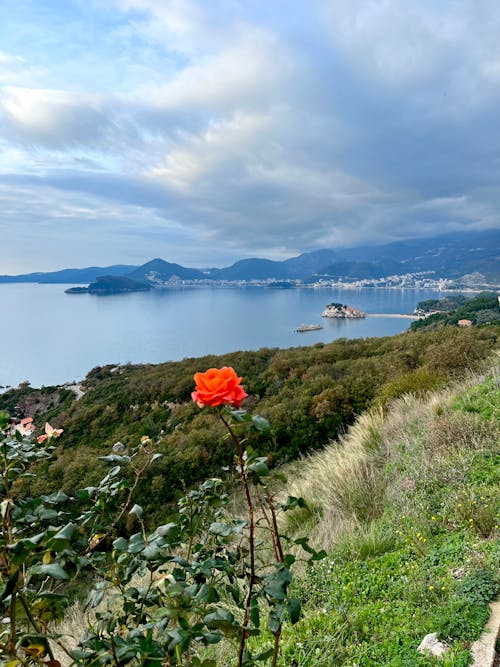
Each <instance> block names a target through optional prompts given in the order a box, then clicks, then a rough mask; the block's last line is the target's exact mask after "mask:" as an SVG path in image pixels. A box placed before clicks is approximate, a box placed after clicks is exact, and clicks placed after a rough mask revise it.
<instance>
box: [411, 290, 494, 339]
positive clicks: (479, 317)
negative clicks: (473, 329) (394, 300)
mask: <svg viewBox="0 0 500 667" xmlns="http://www.w3.org/2000/svg"><path fill="white" fill-rule="evenodd" d="M415 311H416V312H417V313H418V314H422V315H425V317H423V318H421V319H419V320H416V321H415V322H412V323H411V326H410V328H411V329H412V330H413V331H417V330H430V329H435V328H437V327H440V326H457V325H458V323H459V322H462V324H463V321H464V320H465V321H468V322H469V323H470V324H471V325H483V324H494V323H496V322H500V302H499V300H498V295H497V294H496V293H495V292H482V293H481V294H478V295H477V296H474V297H465V296H463V295H457V296H450V297H447V298H445V299H439V300H437V299H431V300H428V301H422V302H421V303H419V304H417V307H416V309H415Z"/></svg>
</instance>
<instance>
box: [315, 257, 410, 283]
mask: <svg viewBox="0 0 500 667" xmlns="http://www.w3.org/2000/svg"><path fill="white" fill-rule="evenodd" d="M401 272H402V271H401V264H400V263H399V262H391V261H390V260H385V261H384V262H363V261H356V260H343V261H339V262H333V264H329V265H328V266H325V267H324V268H323V269H321V271H320V273H321V274H324V275H325V276H330V277H332V278H354V279H363V278H383V277H384V276H391V275H394V274H398V273H401ZM316 275H318V273H316Z"/></svg>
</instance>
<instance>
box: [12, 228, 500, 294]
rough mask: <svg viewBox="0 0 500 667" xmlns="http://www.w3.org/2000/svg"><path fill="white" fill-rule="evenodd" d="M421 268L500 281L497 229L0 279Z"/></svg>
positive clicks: (223, 276)
mask: <svg viewBox="0 0 500 667" xmlns="http://www.w3.org/2000/svg"><path fill="white" fill-rule="evenodd" d="M420 271H434V272H435V274H436V276H437V277H442V278H458V277H461V276H463V275H465V274H470V273H474V272H479V273H481V274H482V275H483V276H485V278H486V279H487V280H496V281H500V230H487V231H480V232H462V233H452V234H446V235H441V236H439V237H434V238H427V239H413V240H405V241H395V242H393V243H388V244H386V245H380V246H363V247H358V248H336V249H323V250H315V251H313V252H306V253H303V254H301V255H298V256H297V257H291V258H290V259H287V260H285V261H282V262H276V261H271V260H269V259H259V258H255V257H254V258H251V259H243V260H240V261H238V262H236V263H235V264H232V265H231V266H228V267H225V268H223V269H204V270H203V271H202V270H199V269H191V268H186V267H184V266H181V265H180V264H173V263H171V262H166V261H165V260H163V259H160V258H157V259H153V260H151V261H150V262H147V263H146V264H143V265H142V266H139V267H135V266H127V265H115V266H109V267H106V268H99V267H89V268H86V269H64V270H62V271H53V272H51V273H29V274H24V275H19V276H0V283H5V282H39V283H42V282H43V283H90V282H93V281H94V280H95V279H96V278H98V277H99V276H103V275H108V276H113V275H114V276H119V275H126V276H128V277H129V278H132V279H133V280H147V281H149V282H150V283H151V284H153V285H154V284H155V283H157V282H158V283H163V282H167V281H169V280H172V279H175V277H177V278H179V279H181V280H203V279H207V278H212V279H213V280H267V279H275V280H286V279H294V278H300V279H302V280H309V279H310V278H311V277H312V276H315V275H316V276H324V275H329V276H332V277H345V278H379V277H383V276H386V275H393V274H404V273H417V272H420Z"/></svg>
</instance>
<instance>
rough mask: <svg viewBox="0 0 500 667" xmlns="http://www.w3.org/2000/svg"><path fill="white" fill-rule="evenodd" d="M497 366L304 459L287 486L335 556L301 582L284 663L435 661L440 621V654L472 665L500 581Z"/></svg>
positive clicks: (365, 421)
mask: <svg viewBox="0 0 500 667" xmlns="http://www.w3.org/2000/svg"><path fill="white" fill-rule="evenodd" d="M499 370H500V369H499V366H498V364H497V367H496V369H493V370H492V372H491V374H490V376H489V378H487V379H486V380H483V381H482V382H481V383H479V384H477V383H476V385H475V386H473V387H470V388H468V389H463V388H462V389H461V390H459V391H457V390H456V391H454V392H451V391H450V392H446V393H441V394H434V395H432V396H430V397H429V398H427V399H416V398H412V397H405V398H404V399H399V400H398V401H397V402H396V403H395V404H394V405H393V406H392V407H391V408H390V409H389V411H388V413H387V414H386V415H385V416H382V415H381V413H380V412H372V413H370V414H365V415H364V416H363V417H362V418H361V420H359V421H358V422H357V424H356V425H355V427H354V428H353V429H351V431H350V433H348V434H347V435H346V436H345V437H344V438H343V441H342V442H341V444H340V447H339V446H338V445H337V446H336V445H331V446H329V447H328V448H327V449H326V450H325V451H323V452H321V453H318V454H315V455H314V456H313V457H311V458H309V459H308V460H306V461H305V462H304V463H303V464H302V465H301V467H300V477H299V476H298V475H297V476H296V478H295V479H296V481H295V483H292V485H291V486H290V488H288V489H287V491H288V492H291V493H293V494H294V495H297V494H301V495H303V496H304V497H305V498H306V499H307V500H308V502H309V504H310V506H311V508H312V511H311V512H310V513H309V514H308V515H307V516H302V517H300V520H299V521H297V523H300V524H301V528H302V530H303V527H304V522H305V521H307V522H308V524H309V525H308V527H309V532H310V535H311V538H312V541H315V542H316V544H318V545H321V546H325V547H327V548H328V549H329V557H328V559H327V560H326V561H324V562H322V563H321V564H319V565H318V566H317V567H316V568H314V569H311V570H310V571H309V572H306V573H305V574H304V576H303V578H302V579H301V580H300V581H299V582H298V584H297V589H298V590H299V591H300V592H301V594H302V596H303V598H304V599H305V603H306V604H305V615H304V618H303V620H301V621H300V622H299V624H298V625H297V626H295V628H293V629H291V628H288V629H287V631H286V632H285V633H284V642H283V650H282V656H281V663H280V664H281V665H283V667H284V666H285V665H287V666H289V665H295V666H297V667H306V666H307V667H313V666H317V667H320V666H325V667H326V666H329V665H332V666H333V665H335V666H339V667H341V666H345V667H347V666H348V665H349V666H351V667H352V666H354V665H359V666H363V667H372V666H373V667H375V666H381V665H391V666H394V667H396V666H404V667H411V666H413V665H415V666H417V665H430V664H434V663H433V662H432V660H430V659H429V658H425V657H422V656H419V654H418V653H417V652H416V648H417V646H418V644H419V643H420V641H421V640H422V638H423V637H424V635H426V634H427V633H430V632H437V633H438V634H439V637H440V639H441V640H444V641H446V642H447V643H448V644H449V646H450V651H449V653H448V654H447V656H446V658H445V659H444V660H443V661H441V662H439V664H441V665H444V666H448V667H450V666H451V665H453V666H456V667H458V666H462V665H463V666H465V665H467V664H469V660H470V655H469V651H468V648H469V646H470V642H471V641H472V640H474V639H476V638H477V637H478V635H479V634H480V631H481V629H482V627H483V626H484V624H485V622H486V619H487V617H488V605H487V603H488V601H489V600H490V599H491V598H492V597H494V596H495V595H496V594H497V593H498V591H499V583H500V582H499V574H498V562H499V557H500V547H499V541H498V537H499V534H500V533H499V530H498V522H499V516H498V510H499V509H500V508H499V499H500V494H499V491H500V475H499V462H500V461H499V443H500V391H499V389H500V375H499ZM288 528H289V529H291V530H293V528H294V525H293V524H289V526H288ZM436 664H437V663H436Z"/></svg>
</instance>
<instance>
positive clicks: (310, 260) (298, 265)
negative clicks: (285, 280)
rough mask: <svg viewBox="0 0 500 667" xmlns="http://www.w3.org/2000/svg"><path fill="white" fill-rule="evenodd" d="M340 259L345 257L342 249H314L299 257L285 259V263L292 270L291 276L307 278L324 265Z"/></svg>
mask: <svg viewBox="0 0 500 667" xmlns="http://www.w3.org/2000/svg"><path fill="white" fill-rule="evenodd" d="M339 259H343V253H342V251H341V250H331V249H327V250H313V251H312V252H304V253H302V255H299V256H298V257H291V258H290V259H285V261H284V262H283V264H284V265H285V266H286V267H287V269H288V271H289V272H290V276H292V275H293V276H298V277H301V278H306V277H308V276H311V275H312V274H313V273H318V271H320V270H321V269H322V268H323V267H324V266H328V265H329V264H332V263H333V262H336V261H337V260H339Z"/></svg>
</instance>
